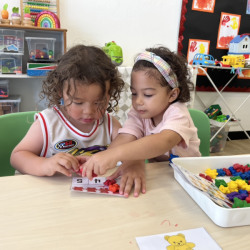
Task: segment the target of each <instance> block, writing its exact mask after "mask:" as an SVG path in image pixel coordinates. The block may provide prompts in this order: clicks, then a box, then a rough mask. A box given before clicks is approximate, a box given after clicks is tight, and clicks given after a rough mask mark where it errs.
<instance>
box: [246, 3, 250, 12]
mask: <svg viewBox="0 0 250 250" xmlns="http://www.w3.org/2000/svg"><path fill="white" fill-rule="evenodd" d="M246 13H247V14H248V15H250V0H247V11H246Z"/></svg>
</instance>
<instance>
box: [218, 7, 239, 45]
mask: <svg viewBox="0 0 250 250" xmlns="http://www.w3.org/2000/svg"><path fill="white" fill-rule="evenodd" d="M240 21H241V15H236V14H229V13H224V12H222V13H221V17H220V24H219V31H218V37H217V45H216V48H217V49H228V48H229V44H230V42H231V41H232V40H233V39H234V38H235V37H236V36H237V35H238V33H239V29H240Z"/></svg>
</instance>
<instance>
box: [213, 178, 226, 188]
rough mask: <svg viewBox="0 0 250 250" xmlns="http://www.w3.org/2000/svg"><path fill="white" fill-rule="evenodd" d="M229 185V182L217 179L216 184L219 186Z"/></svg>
mask: <svg viewBox="0 0 250 250" xmlns="http://www.w3.org/2000/svg"><path fill="white" fill-rule="evenodd" d="M221 185H222V186H224V187H227V183H226V182H225V181H224V180H222V179H215V186H216V187H217V188H219V187H220V186H221Z"/></svg>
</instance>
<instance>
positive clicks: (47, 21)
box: [35, 11, 60, 29]
mask: <svg viewBox="0 0 250 250" xmlns="http://www.w3.org/2000/svg"><path fill="white" fill-rule="evenodd" d="M35 26H37V27H43V28H57V29H59V28H60V20H59V18H58V17H57V15H56V14H54V13H53V12H51V11H42V12H41V13H39V14H38V15H37V17H36V20H35Z"/></svg>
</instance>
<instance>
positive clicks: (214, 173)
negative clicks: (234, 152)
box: [205, 168, 218, 179]
mask: <svg viewBox="0 0 250 250" xmlns="http://www.w3.org/2000/svg"><path fill="white" fill-rule="evenodd" d="M205 173H206V175H208V176H210V177H211V178H212V179H215V178H216V177H217V175H218V173H217V170H216V169H213V170H212V169H210V168H208V169H207V170H206V171H205Z"/></svg>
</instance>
